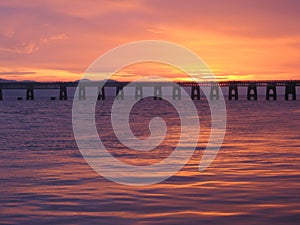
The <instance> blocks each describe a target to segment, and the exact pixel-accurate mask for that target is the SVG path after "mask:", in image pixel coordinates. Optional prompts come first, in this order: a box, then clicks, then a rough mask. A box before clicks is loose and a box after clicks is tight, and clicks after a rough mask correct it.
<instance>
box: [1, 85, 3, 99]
mask: <svg viewBox="0 0 300 225" xmlns="http://www.w3.org/2000/svg"><path fill="white" fill-rule="evenodd" d="M2 100H3V95H2V87H1V86H0V101H2Z"/></svg>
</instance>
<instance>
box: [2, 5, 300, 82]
mask: <svg viewBox="0 0 300 225" xmlns="http://www.w3.org/2000/svg"><path fill="white" fill-rule="evenodd" d="M299 12H300V1H297V0H281V1H279V0H272V1H271V0H252V1H251V0H243V1H241V0H225V1H219V0H210V1H208V0H206V1H204V0H185V1H179V0H177V1H176V0H173V1H171V0H165V1H161V0H130V1H119V0H111V1H108V0H106V1H104V0H101V1H100V0H99V1H79V0H73V1H62V0H52V1H47V0H45V1H39V0H31V1H30V0H28V1H1V2H0V25H1V26H0V59H1V61H0V62H1V63H0V78H2V79H15V80H37V81H72V80H77V79H80V78H81V77H82V75H83V73H84V71H85V70H86V69H87V67H88V66H89V65H90V64H91V63H92V62H93V61H94V60H95V59H96V58H97V57H99V56H100V55H102V54H104V53H105V52H106V51H108V50H110V49H112V48H115V47H117V46H118V45H121V44H125V43H128V42H133V41H139V40H149V39H155V40H165V41H170V42H175V43H177V44H180V45H183V46H184V47H186V48H189V49H191V50H192V51H194V52H196V53H197V54H198V55H199V56H200V57H201V58H202V59H203V60H204V61H205V62H206V63H207V64H208V65H209V67H210V68H211V69H212V71H213V72H214V73H215V75H216V76H217V77H218V79H225V80H227V79H235V80H237V79H239V80H241V79H256V80H263V79H300V26H299V21H300V14H299ZM134 68H136V67H131V68H130V70H127V71H126V73H124V74H125V75H128V77H134V76H136V75H137V74H140V73H141V71H143V70H141V68H142V67H139V69H134ZM144 68H145V69H144V71H147V75H149V74H151V73H153V75H157V73H162V71H163V73H164V74H168V73H169V74H168V76H169V77H171V76H172V73H174V77H176V78H177V79H180V76H179V75H180V74H178V73H176V74H175V71H174V69H172V68H170V69H169V70H166V69H165V68H164V69H163V70H162V69H161V68H160V67H159V66H158V65H157V67H156V66H150V67H149V65H148V66H147V65H145V67H144ZM130 73H131V74H130ZM125 75H124V76H125ZM124 79H126V78H124Z"/></svg>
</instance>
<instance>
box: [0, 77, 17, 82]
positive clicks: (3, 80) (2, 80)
mask: <svg viewBox="0 0 300 225" xmlns="http://www.w3.org/2000/svg"><path fill="white" fill-rule="evenodd" d="M0 82H1V83H7V82H17V81H16V80H5V79H2V78H0Z"/></svg>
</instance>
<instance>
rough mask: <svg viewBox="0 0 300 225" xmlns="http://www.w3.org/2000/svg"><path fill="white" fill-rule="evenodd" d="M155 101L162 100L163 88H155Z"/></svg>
mask: <svg viewBox="0 0 300 225" xmlns="http://www.w3.org/2000/svg"><path fill="white" fill-rule="evenodd" d="M154 100H162V90H161V86H154Z"/></svg>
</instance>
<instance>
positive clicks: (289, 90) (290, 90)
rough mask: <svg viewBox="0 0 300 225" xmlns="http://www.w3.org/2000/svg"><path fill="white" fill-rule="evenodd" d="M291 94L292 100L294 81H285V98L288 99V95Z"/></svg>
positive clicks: (294, 89)
mask: <svg viewBox="0 0 300 225" xmlns="http://www.w3.org/2000/svg"><path fill="white" fill-rule="evenodd" d="M290 95H292V99H293V101H295V100H296V84H295V83H294V82H287V83H286V85H285V100H287V101H288V100H289V96H290Z"/></svg>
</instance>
